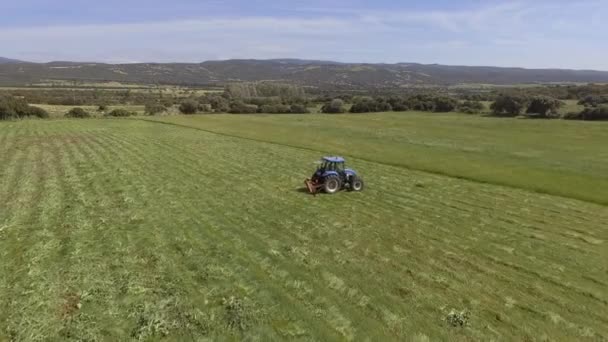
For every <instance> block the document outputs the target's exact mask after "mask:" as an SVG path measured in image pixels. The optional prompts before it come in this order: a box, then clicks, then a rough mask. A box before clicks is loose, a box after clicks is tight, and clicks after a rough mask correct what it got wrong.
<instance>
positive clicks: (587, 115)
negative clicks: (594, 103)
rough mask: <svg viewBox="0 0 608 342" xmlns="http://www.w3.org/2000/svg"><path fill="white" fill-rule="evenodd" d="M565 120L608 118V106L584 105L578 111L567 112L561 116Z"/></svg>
mask: <svg viewBox="0 0 608 342" xmlns="http://www.w3.org/2000/svg"><path fill="white" fill-rule="evenodd" d="M563 118H564V119H567V120H589V121H599V120H608V106H606V105H600V106H598V107H586V108H585V109H584V110H583V111H582V112H580V113H568V114H566V115H564V116H563Z"/></svg>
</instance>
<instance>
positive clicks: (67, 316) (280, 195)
mask: <svg viewBox="0 0 608 342" xmlns="http://www.w3.org/2000/svg"><path fill="white" fill-rule="evenodd" d="M607 143H608V126H606V125H603V124H601V123H600V124H597V123H581V122H564V121H559V122H557V121H555V122H554V121H542V122H541V121H540V120H517V119H505V120H502V119H493V118H480V117H473V116H470V117H467V116H463V115H460V116H458V118H456V115H455V114H447V115H444V114H437V115H433V114H428V113H427V114H420V113H408V114H404V113H392V114H374V115H371V114H370V115H336V116H327V115H326V116H320V115H303V116H281V115H275V116H264V115H261V116H258V115H254V116H228V115H209V116H192V117H185V116H175V117H163V118H158V119H146V120H143V119H125V120H121V119H103V120H100V119H97V120H95V119H92V120H49V121H42V120H23V121H9V122H1V123H0V179H1V180H2V181H1V182H0V199H2V201H3V205H2V206H0V307H2V308H3V310H0V340H7V339H8V340H10V339H15V340H42V339H49V338H50V339H56V340H69V339H73V340H96V339H105V340H119V339H124V338H133V339H144V340H147V339H159V338H162V337H167V338H169V339H171V340H184V339H197V340H198V339H203V338H210V339H215V338H218V337H223V338H228V339H233V340H240V339H242V338H243V337H251V338H253V339H258V340H284V339H294V338H300V339H306V340H309V339H313V340H365V339H369V340H376V341H380V340H404V339H412V340H418V341H426V340H438V339H440V340H447V339H451V340H490V339H496V340H543V339H550V340H563V341H570V340H584V339H588V340H603V339H606V338H608V328H607V327H608V318H607V315H606V313H607V312H608V295H607V294H608V291H606V290H607V288H608V269H607V267H608V265H607V264H606V259H607V258H608V252H607V251H608V249H607V248H606V244H607V243H608V241H607V240H608V228H607V226H608V208H607V207H606V206H605V204H606V197H605V196H606V194H607V193H608V179H607V178H606V174H607V171H608V155H607V154H606V153H607V151H606V149H605V146H606V144H607ZM324 153H340V154H344V155H346V156H347V157H348V161H349V164H350V166H352V167H353V168H355V169H357V170H358V171H359V172H360V173H361V174H362V175H363V176H364V178H365V179H366V183H367V189H366V190H365V191H364V192H361V193H340V194H337V195H335V196H317V197H313V196H310V195H308V194H306V193H304V192H303V191H302V185H301V182H302V180H303V178H305V177H307V176H308V175H309V173H310V172H311V171H312V169H313V167H314V166H313V165H312V161H314V160H315V159H317V158H318V157H319V156H320V155H322V154H324ZM452 309H454V310H456V311H463V310H466V311H468V312H469V318H468V322H467V324H466V325H465V326H463V327H460V326H457V327H453V326H451V325H449V324H448V323H447V322H446V320H445V318H446V316H447V315H448V313H449V312H450V310H452Z"/></svg>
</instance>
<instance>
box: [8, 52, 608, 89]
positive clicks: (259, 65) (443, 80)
mask: <svg viewBox="0 0 608 342" xmlns="http://www.w3.org/2000/svg"><path fill="white" fill-rule="evenodd" d="M2 60H6V59H2ZM53 79H55V80H78V81H118V82H132V83H164V84H189V85H211V84H224V83H227V82H233V81H282V82H292V83H297V84H302V85H307V86H315V87H321V88H352V89H356V88H370V87H373V88H396V87H407V86H412V85H450V84H460V83H476V84H480V83H481V84H496V85H506V84H521V83H560V82H582V83H590V82H595V83H606V82H608V72H606V71H593V70H565V69H522V68H499V67H481V66H450V65H438V64H417V63H397V64H367V63H338V62H330V61H309V60H299V59H273V60H225V61H207V62H203V63H164V64H162V63H138V64H104V63H78V62H51V63H44V64H40V63H15V62H8V63H7V62H4V63H2V62H0V84H5V85H7V84H11V85H13V84H27V83H36V82H40V81H42V80H53Z"/></svg>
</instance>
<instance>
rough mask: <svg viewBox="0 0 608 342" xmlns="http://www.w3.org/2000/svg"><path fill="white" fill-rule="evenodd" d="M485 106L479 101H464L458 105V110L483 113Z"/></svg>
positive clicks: (468, 112)
mask: <svg viewBox="0 0 608 342" xmlns="http://www.w3.org/2000/svg"><path fill="white" fill-rule="evenodd" d="M485 108H486V107H485V106H484V105H483V103H481V102H479V101H464V102H463V103H461V104H460V105H458V111H459V112H461V113H467V114H481V113H482V112H483V111H484V109H485Z"/></svg>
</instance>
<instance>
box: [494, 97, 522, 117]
mask: <svg viewBox="0 0 608 342" xmlns="http://www.w3.org/2000/svg"><path fill="white" fill-rule="evenodd" d="M526 105H527V100H526V98H525V97H523V96H517V95H500V96H498V97H497V98H496V100H495V101H494V103H492V105H491V106H490V109H491V110H492V113H493V114H494V115H496V116H508V117H514V116H518V115H520V114H521V112H522V111H523V110H524V109H525V108H526Z"/></svg>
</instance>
